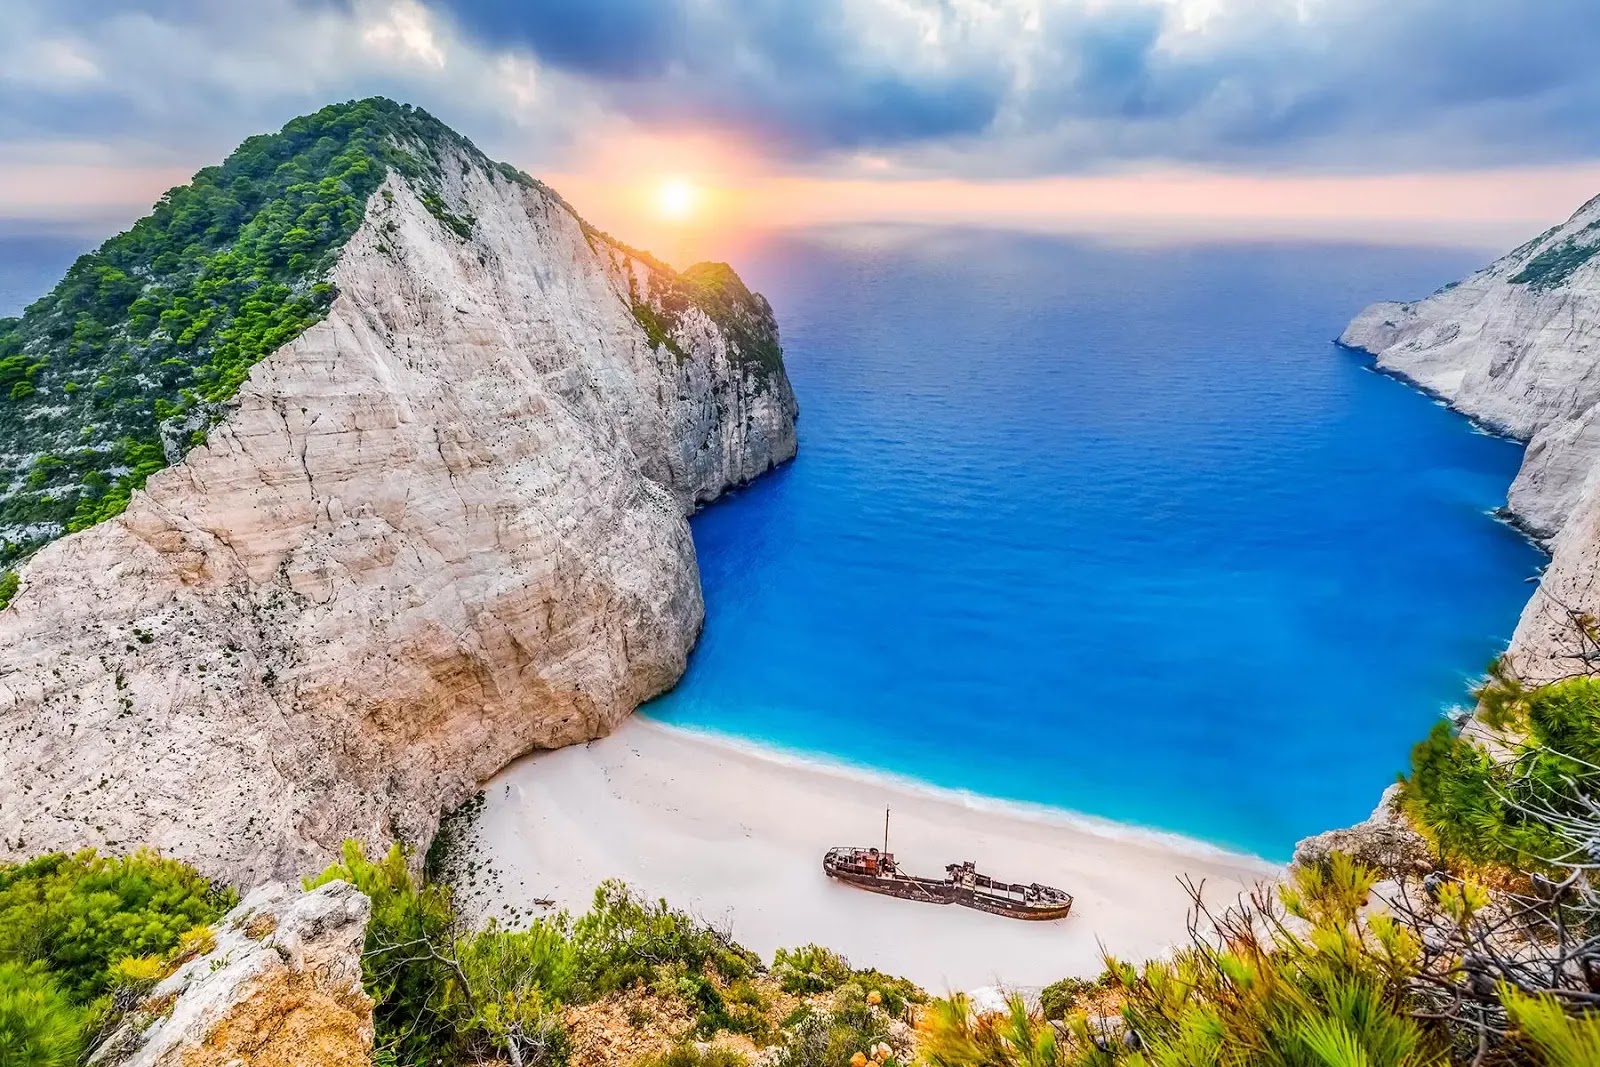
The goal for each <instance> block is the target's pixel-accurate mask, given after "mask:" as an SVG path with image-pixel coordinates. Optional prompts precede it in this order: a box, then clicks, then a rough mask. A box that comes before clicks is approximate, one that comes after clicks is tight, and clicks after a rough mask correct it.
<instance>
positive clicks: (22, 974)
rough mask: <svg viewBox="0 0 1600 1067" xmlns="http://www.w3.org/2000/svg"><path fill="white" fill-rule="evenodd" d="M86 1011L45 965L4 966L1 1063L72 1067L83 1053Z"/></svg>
mask: <svg viewBox="0 0 1600 1067" xmlns="http://www.w3.org/2000/svg"><path fill="white" fill-rule="evenodd" d="M85 1016H86V1013H85V1011H84V1009H83V1008H81V1007H79V1006H78V1005H75V1004H73V1003H72V1001H71V999H70V998H68V996H67V995H66V993H64V992H63V991H62V990H61V988H60V987H59V986H58V985H57V984H56V981H55V978H54V977H53V976H52V975H51V974H50V972H49V971H48V970H47V969H46V968H45V966H44V964H42V963H32V964H26V965H24V964H20V963H15V962H3V963H0V1064H4V1065H5V1067H71V1065H72V1064H76V1063H77V1062H78V1057H79V1055H80V1054H81V1053H82V1051H83V1043H84V1023H85Z"/></svg>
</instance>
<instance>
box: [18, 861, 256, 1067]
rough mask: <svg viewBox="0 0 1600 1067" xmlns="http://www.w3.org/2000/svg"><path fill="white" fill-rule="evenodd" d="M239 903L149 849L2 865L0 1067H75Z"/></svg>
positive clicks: (179, 865)
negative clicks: (88, 1048)
mask: <svg viewBox="0 0 1600 1067" xmlns="http://www.w3.org/2000/svg"><path fill="white" fill-rule="evenodd" d="M235 902H236V898H235V895H234V894H233V893H232V891H231V890H225V889H219V888H217V887H215V886H213V885H212V884H211V883H210V882H208V881H206V880H205V879H204V878H202V877H201V876H200V875H199V874H198V873H196V872H195V871H194V869H193V868H191V867H188V866H186V865H185V864H182V863H179V862H177V861H175V860H169V859H163V858H161V857H159V856H157V855H155V854H153V853H149V852H139V853H136V854H134V855H132V856H126V857H121V858H113V857H107V856H101V855H99V854H97V853H96V852H94V851H93V850H85V851H83V852H79V853H77V854H75V855H71V856H69V855H65V854H61V853H55V854H51V855H47V856H41V857H39V858H37V859H34V860H30V861H29V862H27V863H21V864H0V1065H5V1067H13V1065H17V1067H53V1065H56V1064H72V1063H76V1062H77V1061H78V1058H79V1056H80V1054H81V1053H82V1051H83V1050H84V1049H85V1047H86V1046H87V1045H88V1044H90V1043H91V1039H92V1038H93V1037H94V1036H95V1035H97V1034H100V1033H104V1032H107V1031H108V1030H109V1029H110V1027H111V1026H112V1025H114V1023H115V1021H116V1019H117V1018H118V1017H119V1015H120V1013H121V1012H122V1011H123V1010H125V1008H126V1006H127V1005H128V1004H129V1003H131V999H133V998H135V997H136V996H137V995H139V994H141V993H143V992H144V991H147V990H148V989H149V988H150V987H151V986H152V985H154V984H155V982H157V981H159V980H160V979H161V978H162V977H164V976H165V975H166V974H167V973H168V972H169V971H170V970H171V968H172V964H173V961H174V959H176V958H177V957H178V956H179V955H180V954H181V953H183V952H185V951H187V949H188V948H192V947H193V946H194V945H196V944H198V943H200V941H201V939H200V938H199V936H198V935H196V933H195V931H197V930H198V931H203V932H204V933H205V934H206V935H209V928H208V927H207V926H206V925H205V924H206V923H208V922H210V921H212V920H214V919H216V918H217V917H218V916H220V915H221V914H222V913H223V912H225V911H226V910H227V909H228V908H230V907H232V906H233V904H234V903H235Z"/></svg>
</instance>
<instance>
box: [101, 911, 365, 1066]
mask: <svg viewBox="0 0 1600 1067" xmlns="http://www.w3.org/2000/svg"><path fill="white" fill-rule="evenodd" d="M371 911H372V904H371V902H370V901H369V900H368V899H367V898H366V896H365V895H364V894H362V893H361V892H360V891H358V890H357V889H356V888H355V887H354V886H352V885H350V884H349V883H348V882H330V883H328V884H327V885H325V886H322V887H321V888H319V889H316V890H313V891H311V892H309V893H301V892H299V891H298V890H295V889H291V888H290V887H289V886H287V885H283V884H278V883H273V884H268V885H264V886H262V887H260V888H259V889H257V890H255V891H254V892H253V893H251V894H249V895H248V896H247V897H245V899H244V900H243V901H242V902H241V903H240V904H239V906H238V907H237V908H235V909H233V910H232V911H230V912H229V913H228V914H227V915H226V916H225V917H224V918H223V919H222V921H221V922H220V923H219V924H218V925H217V927H216V930H215V932H216V946H215V947H214V948H213V949H212V950H211V951H210V952H207V953H204V954H203V955H200V956H198V957H196V958H195V959H192V960H190V961H189V962H187V963H185V964H184V965H183V966H182V967H180V968H179V969H178V970H177V971H176V972H175V973H173V974H172V975H171V976H169V977H168V978H166V979H165V980H164V981H162V982H161V983H160V984H159V985H157V986H156V988H155V989H154V990H153V991H152V992H151V993H150V994H149V995H148V996H147V997H145V999H144V1001H143V1003H142V1004H141V1005H140V1006H139V1007H138V1008H136V1009H135V1010H134V1011H133V1012H132V1013H131V1015H130V1017H129V1019H128V1020H127V1021H126V1022H125V1023H124V1024H123V1025H122V1027H121V1028H120V1029H119V1030H118V1031H117V1032H115V1033H114V1034H113V1035H112V1036H111V1037H110V1038H108V1039H107V1040H106V1042H105V1043H104V1044H103V1045H102V1046H101V1047H100V1048H99V1049H97V1050H96V1051H95V1053H94V1055H93V1056H92V1058H91V1060H90V1063H91V1064H94V1065H97V1067H233V1065H236V1064H250V1065H251V1067H343V1065H346V1064H363V1063H367V1062H369V1060H370V1059H371V1056H372V999H371V998H370V997H368V996H367V994H366V993H365V992H364V991H363V990H362V988H361V946H362V943H363V941H364V939H365V937H366V930H367V919H368V917H369V916H370V914H371Z"/></svg>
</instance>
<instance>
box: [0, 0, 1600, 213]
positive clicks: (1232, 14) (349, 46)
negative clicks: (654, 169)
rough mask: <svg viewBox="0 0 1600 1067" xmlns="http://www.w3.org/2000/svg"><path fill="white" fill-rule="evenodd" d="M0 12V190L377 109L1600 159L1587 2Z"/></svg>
mask: <svg viewBox="0 0 1600 1067" xmlns="http://www.w3.org/2000/svg"><path fill="white" fill-rule="evenodd" d="M0 4H4V6H5V9H6V16H5V17H6V24H7V30H8V36H9V38H10V40H9V42H8V57H9V58H8V62H7V63H6V64H5V65H0V168H3V167H5V166H6V165H8V164H7V162H6V161H8V160H9V161H11V163H12V164H14V165H17V166H22V165H27V166H30V167H33V168H35V170H34V171H33V173H46V172H47V171H45V170H40V169H38V168H48V167H51V166H56V165H60V164H61V163H62V162H63V160H64V159H65V158H66V156H67V154H70V153H73V152H81V151H82V146H85V145H93V146H97V148H98V150H99V151H101V153H102V154H103V155H104V156H106V157H107V158H113V159H115V160H116V161H117V164H118V165H120V166H125V167H129V168H140V170H139V173H142V174H153V173H161V172H164V169H165V168H170V167H173V166H177V165H182V166H185V167H189V168H192V167H194V166H197V165H199V164H202V163H206V162H211V161H213V160H215V159H217V158H220V156H221V155H223V154H224V153H225V152H226V151H227V150H228V149H230V148H231V147H233V145H235V144H236V143H238V141H240V140H241V139H242V138H243V137H244V136H246V135H248V134H250V133H255V132H259V131H261V130H265V129H272V128H275V127H277V126H278V125H281V124H282V123H283V122H284V121H286V120H287V119H288V118H290V117H292V116H293V115H296V114H300V113H303V112H305V111H309V110H312V109H314V108H316V107H318V106H320V105H322V104H324V103H327V102H329V101H331V100H339V99H348V98H351V97H357V96H366V95H371V94H374V93H382V94H385V95H390V96H394V97H396V98H400V99H405V100H408V101H410V102H413V103H417V104H420V105H421V106H423V107H426V108H428V109H429V110H431V111H433V112H435V113H436V114H438V115H440V116H441V117H442V118H444V119H445V120H446V121H449V122H451V123H452V124H454V125H457V126H458V127H459V128H461V129H462V130H463V132H465V133H467V134H469V135H470V136H472V137H473V138H474V139H475V140H478V141H479V142H480V143H481V144H482V146H483V147H484V148H485V150H487V151H489V152H490V153H491V154H492V155H496V156H500V157H502V158H511V159H514V160H515V161H517V162H518V163H521V164H523V165H526V166H530V167H534V168H548V169H561V168H562V167H564V166H567V165H569V164H571V162H572V157H573V156H574V154H575V153H581V152H582V151H587V150H591V149H592V146H593V143H594V142H595V141H597V140H604V139H607V138H610V139H612V140H619V141H626V140H627V139H628V137H629V136H630V135H631V134H630V131H631V133H637V132H638V131H641V130H643V131H655V132H660V131H669V132H674V133H678V134H682V135H684V136H690V135H696V136H709V137H719V136H720V137H722V138H723V139H725V140H727V141H730V142H736V143H738V144H739V145H741V146H743V147H744V148H745V149H746V150H747V151H748V152H749V153H750V154H754V155H759V156H761V157H763V158H765V159H767V160H768V161H770V162H771V163H772V165H773V166H774V167H775V168H777V169H781V170H783V171H786V172H789V173H803V174H809V175H812V176H831V177H841V176H846V177H848V176H861V175H864V174H868V173H869V172H870V175H871V176H873V177H877V178H882V179H893V178H908V177H911V178H927V177H959V178H983V179H1012V178H1030V177H1039V176H1050V175H1074V174H1096V173H1120V172H1123V171H1127V170H1139V169H1144V170H1148V169H1150V168H1152V167H1172V166H1178V167H1187V168H1200V169H1213V170H1229V171H1238V172H1249V173H1257V172H1282V173H1298V174H1307V173H1312V174H1315V173H1398V172H1404V171H1415V170H1418V169H1429V170H1440V169H1449V168H1482V167H1504V166H1527V165H1542V164H1552V163H1565V162H1572V161H1584V160H1592V159H1596V158H1600V124H1597V123H1595V122H1594V121H1593V116H1594V115H1595V114H1596V113H1597V112H1600V64H1596V63H1594V62H1593V61H1592V57H1593V56H1595V55H1596V54H1600V3H1595V2H1594V0H1539V2H1537V3H1527V2H1526V0H1472V2H1470V3H1463V2H1461V0H539V2H537V3H527V2H522V0H252V2H251V3H248V4H217V3H214V2H205V0H115V2H113V0H0ZM586 146H587V147H586ZM4 179H5V174H4V171H3V169H0V182H3V181H4ZM3 199H4V194H3V192H0V200H3ZM4 210H5V209H4V206H3V204H0V211H4Z"/></svg>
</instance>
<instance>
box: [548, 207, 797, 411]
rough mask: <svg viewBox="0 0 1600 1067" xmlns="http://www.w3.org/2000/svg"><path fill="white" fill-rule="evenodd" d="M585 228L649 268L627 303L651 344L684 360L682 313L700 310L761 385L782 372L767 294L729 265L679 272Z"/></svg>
mask: <svg viewBox="0 0 1600 1067" xmlns="http://www.w3.org/2000/svg"><path fill="white" fill-rule="evenodd" d="M530 180H531V179H530ZM545 191H546V192H549V190H548V189H546V190H545ZM557 199H559V197H558V198H557ZM563 203H565V202H564V201H563ZM568 210H571V209H570V208H569V209H568ZM574 214H576V213H574ZM581 221H582V220H580V222H581ZM583 226H584V233H585V234H587V235H588V238H589V241H590V244H591V245H593V244H594V243H595V242H600V243H602V244H606V245H610V246H611V247H612V248H615V249H617V250H619V251H621V252H623V253H625V254H627V255H628V256H630V257H631V258H633V259H636V260H639V261H640V262H641V263H644V264H645V265H646V266H648V267H649V268H650V270H649V272H648V273H646V275H645V282H644V284H645V287H644V289H643V290H641V289H640V288H639V282H638V279H637V278H636V277H635V276H634V275H632V274H630V275H629V276H628V306H629V307H630V308H631V309H632V311H633V317H634V319H635V320H637V321H638V323H639V326H640V327H641V328H642V329H643V330H644V332H645V336H646V337H647V338H648V339H649V341H650V344H651V346H652V347H654V348H657V349H663V348H664V349H666V350H667V351H669V352H671V353H672V354H673V355H674V356H675V357H677V359H678V361H679V362H680V363H681V362H683V361H684V360H686V359H688V358H689V354H688V353H687V352H685V351H684V350H683V348H682V346H680V345H679V344H678V342H677V341H676V340H675V339H674V333H675V332H676V331H677V329H678V325H679V323H680V321H681V320H682V318H683V316H684V314H685V313H686V312H688V311H689V310H690V309H691V308H697V309H699V310H700V311H702V312H703V313H705V315H706V316H707V317H708V318H709V319H711V321H712V322H714V323H715V324H716V325H717V327H718V328H719V329H720V330H721V331H722V333H723V336H725V337H726V338H727V339H728V342H729V355H730V356H731V357H732V359H734V360H735V361H736V362H738V363H740V364H742V365H743V367H744V368H745V370H746V371H747V372H748V373H749V375H750V377H751V379H752V380H753V381H754V382H755V383H756V384H757V385H758V386H760V387H765V386H766V385H768V384H769V383H770V382H771V381H772V380H773V379H774V377H776V376H777V375H778V374H781V373H782V371H783V347H782V346H781V345H780V344H779V342H778V325H777V321H776V320H775V319H774V318H773V315H772V307H771V305H769V304H768V303H767V301H766V298H765V297H763V296H760V295H759V294H756V293H752V292H751V291H750V290H749V289H748V288H747V287H746V286H745V284H744V282H743V281H741V280H740V278H739V275H738V274H737V273H736V272H735V271H734V269H733V268H732V267H730V266H729V265H728V264H726V263H696V264H695V265H694V266H692V267H689V268H688V269H687V270H684V271H682V272H681V273H680V272H678V271H675V270H673V269H672V268H671V267H669V266H668V265H667V264H665V263H663V262H661V260H659V259H656V258H655V257H654V256H652V255H650V254H649V253H648V252H641V251H640V250H639V249H637V248H632V247H630V246H628V245H626V244H624V243H622V242H621V241H619V240H617V239H616V238H615V237H612V236H611V235H610V234H607V233H603V232H601V231H600V230H597V229H595V228H594V227H592V226H590V225H588V224H587V223H583Z"/></svg>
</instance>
